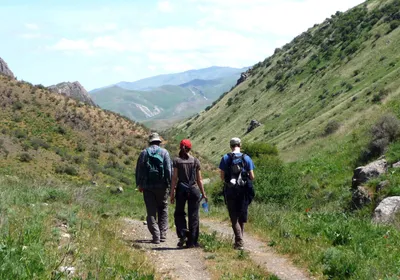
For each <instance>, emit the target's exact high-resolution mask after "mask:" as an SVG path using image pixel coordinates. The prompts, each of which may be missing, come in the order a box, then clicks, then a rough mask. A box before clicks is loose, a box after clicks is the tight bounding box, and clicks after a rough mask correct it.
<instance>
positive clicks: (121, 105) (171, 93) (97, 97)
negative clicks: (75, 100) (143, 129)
mask: <svg viewBox="0 0 400 280" xmlns="http://www.w3.org/2000/svg"><path fill="white" fill-rule="evenodd" d="M247 69H248V68H231V67H217V66H213V67H209V68H204V69H199V70H189V71H185V72H181V73H175V74H166V75H159V76H154V77H150V78H146V79H142V80H138V81H135V82H119V83H117V84H114V85H111V86H106V87H103V88H100V89H95V90H92V91H90V92H89V93H90V95H91V96H92V98H93V100H94V101H95V103H96V104H98V105H99V106H100V107H102V108H104V109H108V110H111V111H114V112H118V113H120V114H122V115H125V116H127V117H129V118H131V119H133V120H136V121H149V120H170V119H171V118H173V119H182V118H183V117H187V116H189V115H191V114H194V113H197V112H199V111H200V110H202V109H204V108H205V107H207V106H208V105H210V104H211V103H212V102H213V101H215V100H216V99H217V98H218V97H219V96H220V95H221V94H222V93H224V92H226V91H228V90H230V89H231V88H232V87H233V86H234V85H235V84H236V82H237V80H238V79H239V77H240V74H241V73H242V72H244V71H246V70H247ZM147 123H148V122H147Z"/></svg>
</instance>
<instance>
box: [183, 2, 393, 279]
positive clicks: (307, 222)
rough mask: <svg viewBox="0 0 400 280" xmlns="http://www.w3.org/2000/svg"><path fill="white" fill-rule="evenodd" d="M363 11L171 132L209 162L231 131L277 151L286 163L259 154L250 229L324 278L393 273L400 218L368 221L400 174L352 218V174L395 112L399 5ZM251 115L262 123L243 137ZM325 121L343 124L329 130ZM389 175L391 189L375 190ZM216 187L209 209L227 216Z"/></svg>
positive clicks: (313, 35)
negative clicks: (379, 126)
mask: <svg viewBox="0 0 400 280" xmlns="http://www.w3.org/2000/svg"><path fill="white" fill-rule="evenodd" d="M382 4H391V5H392V11H394V12H389V11H387V10H386V11H384V12H382V13H379V10H376V9H375V8H379V7H380V6H381V5H382ZM396 5H397V6H396ZM362 7H363V5H361V6H360V7H359V8H358V9H356V10H352V11H350V12H349V13H346V14H341V15H340V14H339V15H336V16H335V17H333V18H332V19H331V20H329V21H326V22H325V23H323V24H322V25H320V26H316V27H314V28H312V29H310V30H309V31H307V32H306V33H303V34H302V35H301V36H299V37H297V38H296V39H295V40H294V41H293V42H292V43H290V44H288V45H286V46H285V47H284V48H283V49H282V50H277V51H276V53H275V55H273V56H272V57H271V58H268V59H266V60H265V61H264V62H262V63H259V64H257V65H255V66H254V67H253V70H252V76H251V77H250V78H249V79H248V80H247V81H246V82H244V83H242V84H241V85H239V86H238V87H237V88H235V89H234V90H233V91H231V92H229V93H228V94H226V95H225V96H222V98H221V100H220V101H219V102H216V103H215V105H214V106H212V108H208V109H207V110H206V111H205V112H202V113H201V114H199V115H198V116H195V117H193V118H191V119H189V120H187V121H186V122H184V123H182V124H181V125H180V126H178V130H177V131H175V135H177V138H182V137H188V136H189V137H190V138H191V139H192V140H193V143H194V149H195V150H196V151H199V152H201V153H202V154H203V155H206V156H208V157H209V158H210V159H212V161H214V162H218V160H219V159H220V156H221V154H222V153H225V152H227V150H228V141H229V138H230V137H233V136H239V137H242V138H243V139H244V142H245V143H246V142H247V143H249V142H250V143H251V142H257V141H261V142H269V143H273V144H276V145H277V146H278V148H279V150H280V157H281V158H282V159H283V160H284V161H285V162H286V163H282V162H281V161H280V160H279V159H277V158H274V157H260V158H254V160H255V164H256V171H255V173H256V180H255V189H256V193H257V194H256V199H255V202H254V204H253V205H252V207H251V209H250V211H251V214H250V221H249V227H248V228H249V229H250V230H252V231H253V232H254V233H256V234H258V235H260V237H262V238H265V239H266V240H268V245H269V246H274V247H276V249H277V250H279V251H280V252H282V253H284V254H289V255H291V256H292V257H293V258H294V260H295V261H296V262H298V263H299V264H302V265H305V266H307V267H308V268H309V270H310V271H311V272H312V273H313V274H314V275H316V276H319V277H321V278H322V279H396V278H397V277H398V275H399V270H398V259H399V258H400V251H399V240H400V239H399V231H398V229H399V228H400V223H399V220H398V219H397V220H396V221H395V223H394V225H391V226H378V225H374V224H372V223H371V213H372V211H373V209H374V207H375V206H376V205H377V204H378V203H379V201H381V200H382V199H383V198H384V197H386V196H394V195H400V189H399V187H398V183H399V178H400V177H399V172H398V170H397V169H389V172H388V174H386V175H384V176H381V177H379V178H377V179H375V180H372V181H371V182H369V183H368V184H367V188H368V190H369V191H370V193H371V195H372V203H371V204H369V205H368V206H367V207H365V208H364V209H362V210H359V211H350V205H351V203H350V201H351V192H350V189H351V178H352V174H353V169H354V168H355V167H356V166H357V165H359V164H360V162H361V160H360V159H361V155H363V151H364V150H365V149H366V147H367V146H368V143H369V142H370V141H371V136H372V135H371V133H370V131H371V126H373V125H374V124H375V123H376V121H377V119H379V118H380V117H381V116H382V115H383V114H385V113H387V112H390V113H392V114H394V115H396V116H397V117H398V118H399V117H400V111H399V108H400V105H399V104H400V103H399V101H398V100H399V98H398V97H399V93H400V90H399V88H400V79H399V76H400V53H399V52H398V46H399V45H400V41H399V40H400V29H399V28H398V27H397V26H398V20H397V21H396V20H393V18H396V16H393V15H394V14H396V13H398V11H399V7H400V1H368V2H367V7H368V9H369V10H370V12H369V13H368V14H367V13H366V10H364V11H363V10H360V9H362ZM386 7H387V6H386ZM328 22H330V24H328ZM393 27H394V28H393ZM392 29H393V30H392ZM352 31H357V32H354V33H353V32H352ZM328 40H329V41H328ZM251 119H257V120H259V121H261V122H262V123H263V126H261V127H259V128H256V129H255V130H254V131H253V132H251V133H249V134H245V131H246V129H247V125H248V123H249V121H250V120H251ZM329 121H336V123H339V124H340V126H339V129H338V130H336V131H333V132H332V133H330V134H329V133H328V135H324V134H325V129H326V128H327V124H328V122H329ZM399 143H400V141H399V139H397V140H396V141H394V142H393V143H392V144H390V146H389V147H388V150H387V152H386V157H387V159H388V162H389V164H391V163H394V162H396V161H399V160H400V145H399ZM249 152H251V151H250V150H249ZM371 159H373V158H370V160H371ZM384 180H388V182H389V187H387V188H386V189H384V190H383V191H380V192H376V191H375V188H376V185H377V184H378V183H379V182H382V181H384ZM220 188H221V186H220V185H219V184H214V186H212V187H211V188H210V187H209V188H208V190H207V191H208V194H209V196H210V197H213V202H212V204H211V207H212V208H211V209H213V211H212V213H213V215H216V216H219V217H224V218H225V219H227V213H226V210H225V209H224V207H223V206H222V205H221V206H218V203H222V202H221V197H220V196H219V195H218V193H219V192H220ZM255 213H256V214H255Z"/></svg>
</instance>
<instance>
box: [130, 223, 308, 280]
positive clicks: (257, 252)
mask: <svg viewBox="0 0 400 280" xmlns="http://www.w3.org/2000/svg"><path fill="white" fill-rule="evenodd" d="M122 221H123V223H124V230H123V231H122V237H123V239H124V240H126V241H127V242H129V244H130V245H132V246H134V247H136V248H139V249H142V250H144V251H145V252H146V253H147V254H148V257H149V258H150V259H151V261H152V263H153V264H154V266H155V269H156V272H157V275H156V278H157V279H191V280H200V279H201V280H203V279H204V280H206V279H211V276H210V274H209V273H208V271H207V267H206V265H205V262H204V260H205V253H204V252H203V251H202V249H200V248H197V249H178V248H177V247H176V243H177V241H178V240H177V238H176V234H175V232H173V231H171V230H169V231H168V236H167V240H166V242H162V243H160V244H152V243H150V240H151V234H150V233H149V231H148V229H147V226H146V225H145V224H144V223H143V221H138V220H133V219H129V218H124V219H122ZM200 222H201V224H202V225H203V226H205V227H207V228H208V230H207V231H209V232H213V231H216V232H217V233H218V234H221V235H222V236H224V237H227V238H231V237H232V235H233V233H232V229H231V227H230V226H229V225H228V224H226V223H221V222H219V221H212V220H208V219H204V218H203V219H201V220H200ZM244 240H245V250H247V251H248V252H249V255H250V257H251V259H252V260H253V261H254V262H255V263H256V264H258V265H260V266H261V267H263V268H264V269H265V270H266V271H268V272H270V273H273V274H275V275H276V276H278V277H279V279H282V280H310V279H314V278H312V277H309V276H308V275H307V273H306V272H304V271H303V270H301V269H300V268H297V267H295V266H294V265H293V264H292V263H291V262H290V260H288V259H287V258H285V257H283V256H281V255H278V254H277V253H275V252H274V251H273V249H272V248H270V247H268V246H267V245H266V244H265V242H264V243H263V242H261V241H259V240H257V239H256V238H254V237H252V236H250V235H248V234H246V233H245V236H244ZM132 242H133V244H132Z"/></svg>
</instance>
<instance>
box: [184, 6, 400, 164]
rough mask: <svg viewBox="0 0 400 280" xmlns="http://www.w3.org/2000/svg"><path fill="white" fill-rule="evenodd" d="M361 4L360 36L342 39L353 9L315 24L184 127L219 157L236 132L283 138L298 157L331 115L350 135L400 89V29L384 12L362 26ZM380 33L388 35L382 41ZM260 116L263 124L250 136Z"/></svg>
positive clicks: (274, 139) (281, 145) (260, 138)
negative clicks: (249, 128) (352, 47)
mask: <svg viewBox="0 0 400 280" xmlns="http://www.w3.org/2000/svg"><path fill="white" fill-rule="evenodd" d="M369 5H372V4H369ZM359 9H360V10H361V11H360V12H359V13H358V14H360V15H359V16H357V13H355V14H356V15H354V18H356V19H354V21H355V26H358V28H359V30H358V31H357V32H358V33H359V35H356V36H355V37H351V36H350V35H348V38H349V39H347V41H343V40H344V39H343V38H341V37H343V36H344V35H343V34H341V33H340V32H342V33H344V32H350V31H339V30H341V28H342V25H344V24H346V23H345V22H346V20H348V19H347V18H346V15H339V16H335V17H334V18H332V20H331V21H332V23H331V24H328V22H327V21H326V22H324V23H323V24H322V25H321V26H317V27H314V28H312V29H310V30H308V31H307V32H306V33H303V34H302V35H301V36H299V37H297V38H296V39H295V40H294V41H293V42H291V43H290V44H288V45H286V46H285V47H284V48H283V49H282V50H277V51H276V53H275V54H274V55H273V56H272V57H270V58H267V59H266V60H265V61H264V62H262V63H259V64H257V65H255V66H254V67H253V70H252V75H251V77H250V78H249V79H248V80H247V81H245V82H244V83H242V84H240V85H239V86H238V87H236V88H235V89H234V90H232V91H231V92H229V93H228V94H226V95H225V96H224V97H223V98H222V99H221V100H220V101H219V102H218V103H217V104H215V105H214V106H213V107H212V108H211V109H209V110H208V111H205V112H202V113H200V114H199V115H197V116H195V117H193V118H192V119H189V120H187V121H186V122H185V123H182V124H181V125H180V126H179V127H178V129H181V130H183V132H184V133H185V134H186V135H187V136H190V137H191V139H193V141H194V144H195V146H197V147H198V148H199V149H200V150H202V151H203V152H204V153H205V154H207V155H208V156H209V157H210V158H211V159H212V160H213V161H217V160H218V159H219V158H220V156H221V154H222V153H223V152H224V151H225V150H226V149H227V141H228V139H230V138H231V137H233V136H239V137H242V138H243V140H244V141H267V142H269V143H273V144H276V145H277V146H278V148H279V149H280V150H281V151H283V154H284V155H285V156H286V155H287V156H288V157H293V154H294V153H296V150H297V149H298V148H301V147H302V146H303V145H304V144H306V143H308V142H310V141H313V140H314V139H315V138H318V137H322V134H323V132H324V129H325V127H326V125H327V123H328V122H329V121H330V120H335V121H337V122H339V123H340V124H341V130H340V132H341V135H344V134H346V133H350V132H351V131H352V129H353V128H354V126H357V125H360V124H362V123H364V122H365V121H366V120H368V119H374V118H376V116H377V115H379V110H380V108H381V105H380V104H381V103H380V102H378V101H383V102H385V100H387V99H392V98H396V97H397V96H398V94H399V93H400V92H399V84H400V79H399V75H400V73H399V67H400V63H399V59H400V53H399V52H398V46H399V45H400V30H399V28H397V29H395V30H394V31H392V32H390V33H389V34H386V33H387V32H388V30H389V29H390V27H389V25H390V23H387V22H384V20H383V17H382V18H381V19H380V20H379V22H378V23H377V24H375V25H373V27H372V28H371V30H368V28H361V26H364V25H363V24H364V23H363V21H367V20H368V17H367V16H366V12H365V11H363V10H362V8H359ZM348 21H351V20H348ZM353 29H355V28H353ZM354 32H355V31H354ZM332 34H333V35H332ZM334 34H336V37H335V36H334ZM376 34H380V37H379V38H378V39H377V36H375V35H376ZM354 35H355V34H354ZM330 37H332V42H331V44H330V45H329V44H327V43H326V40H328V39H327V38H330ZM346 38H347V37H346ZM354 42H360V43H357V44H358V45H359V46H358V48H357V49H356V50H355V51H354V52H353V53H350V51H348V47H346V46H345V45H351V44H352V43H354ZM324 44H325V45H327V46H326V47H325V49H324V46H325V45H324ZM342 48H343V50H341V49H342ZM326 49H327V50H326ZM348 53H349V54H348ZM379 95H381V96H379ZM380 99H382V100H380ZM252 119H257V120H258V121H260V122H261V123H262V124H263V125H262V126H261V127H259V128H257V129H255V130H254V131H252V132H251V133H249V134H246V130H247V126H248V124H249V122H250V120H252ZM211 138H215V139H214V140H213V142H212V143H213V145H209V143H210V141H211ZM286 151H288V152H287V153H286Z"/></svg>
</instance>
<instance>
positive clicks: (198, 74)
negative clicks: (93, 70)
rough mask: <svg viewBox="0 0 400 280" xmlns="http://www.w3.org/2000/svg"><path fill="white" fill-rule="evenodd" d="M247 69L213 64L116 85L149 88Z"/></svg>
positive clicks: (236, 72) (213, 77) (212, 77)
mask: <svg viewBox="0 0 400 280" xmlns="http://www.w3.org/2000/svg"><path fill="white" fill-rule="evenodd" d="M246 70H247V68H232V67H219V66H212V67H209V68H204V69H198V70H189V71H185V72H181V73H174V74H165V75H158V76H154V77H149V78H145V79H141V80H138V81H135V82H125V81H124V82H119V83H117V84H116V85H117V86H119V87H121V88H125V89H133V90H149V89H152V88H156V87H159V86H162V85H181V84H184V83H188V82H190V81H192V80H196V79H200V80H213V79H218V78H225V77H229V76H233V75H240V73H242V72H244V71H246Z"/></svg>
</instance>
